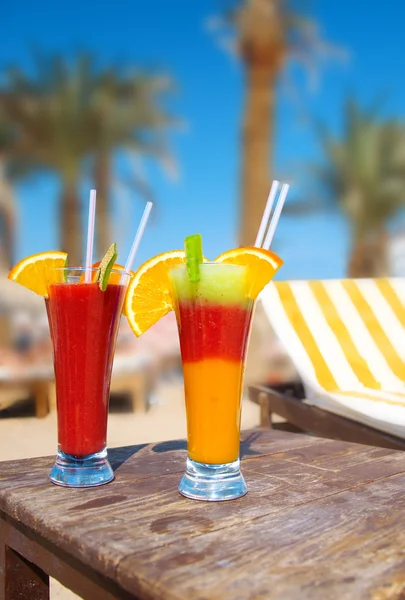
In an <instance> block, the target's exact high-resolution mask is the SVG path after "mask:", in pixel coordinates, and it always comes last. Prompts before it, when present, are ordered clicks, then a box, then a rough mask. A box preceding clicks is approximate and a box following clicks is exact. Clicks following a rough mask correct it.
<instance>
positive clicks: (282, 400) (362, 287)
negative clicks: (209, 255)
mask: <svg viewBox="0 0 405 600" xmlns="http://www.w3.org/2000/svg"><path fill="white" fill-rule="evenodd" d="M261 302H262V305H263V308H264V310H265V312H266V314H267V316H268V318H269V321H270V324H271V326H272V327H273V329H274V331H275V333H276V335H277V336H278V338H279V339H280V340H281V342H282V343H283V345H284V346H285V348H286V350H287V352H288V354H289V356H290V358H291V360H292V361H293V363H294V366H295V368H296V370H297V372H298V374H299V377H300V380H301V381H298V382H293V383H292V384H286V385H285V386H284V388H283V387H281V388H280V387H279V388H278V389H271V388H267V387H263V386H253V387H251V388H250V397H251V399H252V400H253V401H255V402H257V403H259V404H260V406H261V415H262V424H263V425H266V424H267V425H270V423H271V414H273V413H275V414H278V415H280V416H282V417H284V418H285V419H287V421H288V422H289V423H291V424H292V425H293V426H295V427H296V428H299V429H301V430H304V431H309V432H311V433H314V434H317V435H322V436H325V437H331V438H335V439H343V440H346V441H357V442H361V443H370V444H373V445H381V446H388V447H395V448H403V449H405V280H404V279H361V280H349V279H346V280H325V281H293V282H275V283H272V284H271V285H269V286H267V287H266V288H265V290H264V291H263V292H262V294H261Z"/></svg>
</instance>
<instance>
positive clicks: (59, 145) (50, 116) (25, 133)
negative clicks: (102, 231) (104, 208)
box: [0, 55, 91, 264]
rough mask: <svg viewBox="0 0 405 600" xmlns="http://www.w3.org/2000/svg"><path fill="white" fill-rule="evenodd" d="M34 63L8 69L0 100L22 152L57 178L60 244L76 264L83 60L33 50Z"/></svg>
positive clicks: (85, 90)
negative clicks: (27, 67)
mask: <svg viewBox="0 0 405 600" xmlns="http://www.w3.org/2000/svg"><path fill="white" fill-rule="evenodd" d="M35 66H36V69H35V72H34V73H33V74H27V73H24V72H23V71H21V70H19V69H13V70H11V71H10V72H9V73H8V80H7V83H6V85H5V86H4V87H3V90H2V91H1V93H0V106H1V107H2V108H3V110H4V111H5V113H6V114H7V116H8V118H9V119H10V120H11V122H12V123H14V124H15V125H16V127H17V128H18V131H19V139H18V150H19V155H20V157H21V158H23V159H26V160H28V161H30V162H31V163H32V164H34V165H36V167H38V168H44V169H51V170H53V171H55V172H56V173H58V175H59V176H60V178H61V186H62V191H61V201H60V234H61V248H62V249H63V250H65V251H66V252H67V253H68V254H69V261H70V264H80V262H81V258H82V235H81V216H80V202H79V198H78V192H77V184H78V180H79V178H80V173H81V163H82V160H83V158H84V157H85V156H86V155H87V154H88V152H89V151H90V149H91V137H90V128H89V126H90V97H91V96H90V92H91V87H90V86H91V80H90V78H89V69H88V61H87V59H86V57H81V56H79V57H78V58H77V59H76V60H75V61H73V62H72V64H71V65H69V64H68V63H67V62H65V61H63V60H62V59H60V58H59V57H51V58H48V57H45V58H44V57H42V56H39V55H37V56H36V63H35Z"/></svg>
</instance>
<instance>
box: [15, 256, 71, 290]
mask: <svg viewBox="0 0 405 600" xmlns="http://www.w3.org/2000/svg"><path fill="white" fill-rule="evenodd" d="M66 260H67V254H66V252H59V251H57V250H55V251H54V252H40V253H39V254H32V255H31V256H27V258H23V259H22V260H21V261H20V262H19V263H17V264H16V265H15V267H13V268H12V269H11V271H10V273H9V274H8V278H9V279H11V280H12V281H16V282H17V283H19V284H20V285H22V286H23V287H25V288H27V289H28V290H31V291H32V292H35V293H36V294H39V295H40V296H43V297H44V298H47V297H48V288H49V285H50V284H51V283H57V282H58V281H59V279H58V277H57V275H56V274H55V273H52V269H54V268H56V267H64V266H65V264H66Z"/></svg>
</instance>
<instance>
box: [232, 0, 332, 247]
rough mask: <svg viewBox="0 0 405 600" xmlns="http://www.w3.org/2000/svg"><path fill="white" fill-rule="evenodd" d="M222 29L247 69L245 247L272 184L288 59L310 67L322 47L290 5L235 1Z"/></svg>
mask: <svg viewBox="0 0 405 600" xmlns="http://www.w3.org/2000/svg"><path fill="white" fill-rule="evenodd" d="M302 4H303V2H302V1H301V5H302ZM222 24H225V26H227V27H228V30H229V27H230V28H231V31H230V34H231V36H232V38H231V43H233V47H234V48H235V50H236V51H237V53H238V54H239V56H240V57H241V59H242V61H243V64H244V68H245V81H246V100H245V110H244V119H243V133H242V194H241V204H240V230H239V243H240V244H241V245H249V244H252V243H253V241H254V239H255V236H256V233H257V228H258V223H260V218H261V215H262V213H263V209H264V205H265V202H266V198H267V195H268V191H269V185H270V180H271V167H272V162H273V146H272V140H273V139H274V116H275V106H276V85H277V82H278V78H279V75H280V73H281V71H282V69H283V68H284V66H285V64H286V62H287V60H288V59H289V58H290V57H294V56H296V57H297V58H298V59H300V60H301V61H302V62H303V63H304V64H306V65H311V63H312V60H313V56H314V54H315V52H316V51H317V50H318V51H322V50H323V49H325V48H326V47H325V46H324V44H322V43H321V41H320V40H319V38H318V34H317V29H316V25H315V23H314V22H313V21H311V20H310V19H307V18H305V17H304V16H302V15H301V14H298V13H297V12H295V11H294V10H293V9H292V8H291V2H290V1H289V0H238V1H237V2H236V4H235V8H234V9H233V10H231V11H230V12H229V13H227V14H226V15H225V17H224V19H223V21H222ZM228 42H229V40H228ZM228 45H229V43H228Z"/></svg>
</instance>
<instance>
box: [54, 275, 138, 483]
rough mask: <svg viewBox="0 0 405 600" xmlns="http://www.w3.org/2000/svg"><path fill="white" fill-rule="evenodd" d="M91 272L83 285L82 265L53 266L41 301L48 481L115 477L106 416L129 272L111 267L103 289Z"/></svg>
mask: <svg viewBox="0 0 405 600" xmlns="http://www.w3.org/2000/svg"><path fill="white" fill-rule="evenodd" d="M96 271H97V270H96V269H93V270H92V283H85V281H84V274H85V268H84V267H80V268H73V267H69V268H61V269H54V270H53V272H52V273H50V282H52V283H50V284H49V295H48V298H47V299H46V308H47V313H48V320H49V328H50V333H51V339H52V344H53V358H54V369H55V383H56V405H57V417H58V453H57V457H56V462H55V465H54V467H53V468H52V470H51V473H50V479H51V481H52V482H53V483H56V484H58V485H62V486H67V487H89V486H95V485H102V484H104V483H108V482H109V481H111V480H112V479H114V473H113V470H112V468H111V466H110V464H109V462H108V458H107V445H106V440H107V418H108V405H109V395H110V380H111V370H112V364H113V359H114V350H115V342H116V339H117V333H118V327H119V322H120V315H121V310H122V305H123V302H124V298H125V292H126V288H127V285H128V281H129V276H128V275H127V274H122V273H119V272H114V271H112V272H111V275H110V279H109V283H108V285H107V288H106V290H105V291H104V292H103V291H101V290H100V288H99V285H98V283H95V282H93V281H95V276H96ZM112 282H114V283H112Z"/></svg>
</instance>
